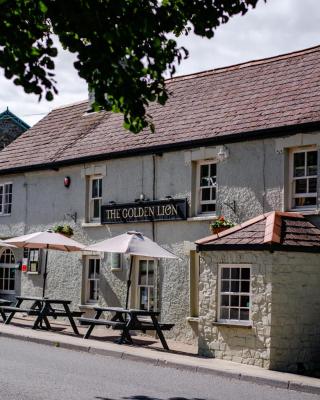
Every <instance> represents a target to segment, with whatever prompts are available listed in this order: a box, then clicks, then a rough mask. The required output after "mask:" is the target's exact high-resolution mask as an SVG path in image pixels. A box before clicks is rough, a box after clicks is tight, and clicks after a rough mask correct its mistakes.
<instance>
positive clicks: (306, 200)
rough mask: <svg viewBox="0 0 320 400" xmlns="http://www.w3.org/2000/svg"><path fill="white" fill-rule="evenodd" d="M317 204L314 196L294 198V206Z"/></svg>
mask: <svg viewBox="0 0 320 400" xmlns="http://www.w3.org/2000/svg"><path fill="white" fill-rule="evenodd" d="M316 204H317V198H316V197H299V198H296V199H294V206H295V207H307V206H315V205H316Z"/></svg>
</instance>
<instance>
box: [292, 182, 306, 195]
mask: <svg viewBox="0 0 320 400" xmlns="http://www.w3.org/2000/svg"><path fill="white" fill-rule="evenodd" d="M295 192H296V193H307V179H297V180H296V190H295Z"/></svg>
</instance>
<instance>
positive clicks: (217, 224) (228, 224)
mask: <svg viewBox="0 0 320 400" xmlns="http://www.w3.org/2000/svg"><path fill="white" fill-rule="evenodd" d="M234 225H235V224H234V223H233V222H232V221H229V220H227V219H225V218H224V217H223V216H221V217H219V218H217V219H216V220H215V221H214V222H212V223H211V224H210V230H211V233H212V234H213V235H217V234H218V233H220V232H222V231H225V230H226V229H229V228H232V227H233V226H234Z"/></svg>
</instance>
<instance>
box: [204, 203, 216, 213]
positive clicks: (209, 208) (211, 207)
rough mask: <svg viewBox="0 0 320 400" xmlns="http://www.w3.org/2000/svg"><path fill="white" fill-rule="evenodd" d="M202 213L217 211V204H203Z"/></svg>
mask: <svg viewBox="0 0 320 400" xmlns="http://www.w3.org/2000/svg"><path fill="white" fill-rule="evenodd" d="M201 211H202V212H211V211H216V205H215V204H202V205H201Z"/></svg>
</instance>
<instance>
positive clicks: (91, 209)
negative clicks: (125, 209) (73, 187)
mask: <svg viewBox="0 0 320 400" xmlns="http://www.w3.org/2000/svg"><path fill="white" fill-rule="evenodd" d="M95 180H100V182H101V183H100V185H101V196H98V197H92V196H93V193H92V183H93V181H95ZM102 183H103V177H102V175H92V176H90V178H89V199H88V200H89V201H88V208H89V210H88V215H89V221H90V222H100V221H101V205H102V189H103V186H102ZM95 201H99V217H94V216H93V213H94V202H95Z"/></svg>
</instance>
